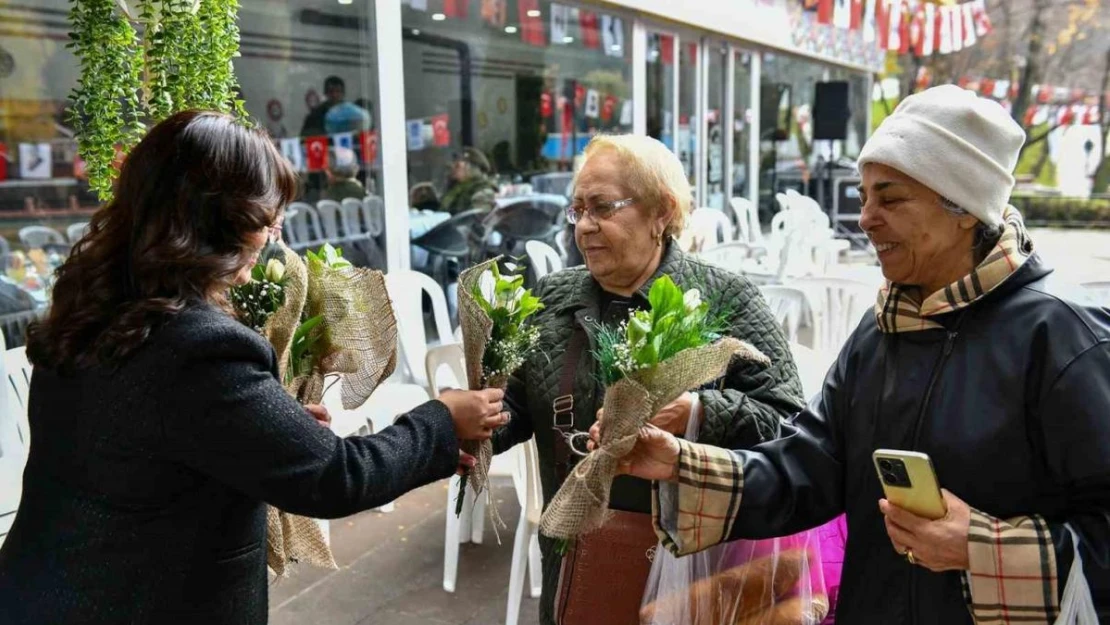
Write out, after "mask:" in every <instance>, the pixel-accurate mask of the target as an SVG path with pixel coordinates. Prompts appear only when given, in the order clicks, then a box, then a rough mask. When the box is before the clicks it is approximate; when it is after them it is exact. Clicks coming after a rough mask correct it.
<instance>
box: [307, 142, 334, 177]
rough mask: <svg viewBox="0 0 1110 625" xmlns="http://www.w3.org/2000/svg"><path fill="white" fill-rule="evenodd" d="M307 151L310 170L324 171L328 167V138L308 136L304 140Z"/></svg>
mask: <svg viewBox="0 0 1110 625" xmlns="http://www.w3.org/2000/svg"><path fill="white" fill-rule="evenodd" d="M304 148H305V153H306V154H307V155H308V158H307V159H306V160H307V161H308V171H323V170H325V169H327V168H328V138H327V137H307V138H305V140H304Z"/></svg>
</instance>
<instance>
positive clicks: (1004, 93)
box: [991, 80, 1010, 100]
mask: <svg viewBox="0 0 1110 625" xmlns="http://www.w3.org/2000/svg"><path fill="white" fill-rule="evenodd" d="M991 95H992V96H994V99H996V100H1002V99H1004V98H1007V97H1008V96H1009V95H1010V81H1008V80H999V81H996V82H995V83H994V93H992V94H991Z"/></svg>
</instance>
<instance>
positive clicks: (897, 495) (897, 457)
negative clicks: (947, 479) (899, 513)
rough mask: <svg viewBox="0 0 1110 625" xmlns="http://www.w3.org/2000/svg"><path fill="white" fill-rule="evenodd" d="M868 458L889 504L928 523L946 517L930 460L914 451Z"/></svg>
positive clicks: (889, 451)
mask: <svg viewBox="0 0 1110 625" xmlns="http://www.w3.org/2000/svg"><path fill="white" fill-rule="evenodd" d="M871 457H872V459H873V460H874V461H875V470H876V471H878V472H879V481H880V482H882V484H883V492H884V493H886V498H887V500H888V501H890V503H892V504H894V505H896V506H898V507H899V508H902V509H904V510H907V511H908V512H912V513H914V514H916V515H917V516H919V517H925V518H926V519H931V520H936V519H940V518H943V517H944V515H946V514H948V507H947V506H946V505H944V497H943V496H942V495H941V494H940V485H939V484H938V483H937V474H936V471H934V470H933V461H932V460H930V459H929V456H927V455H925V454H923V453H920V452H916V451H900V450H897V449H877V450H875V452H874V453H873V454H872V455H871Z"/></svg>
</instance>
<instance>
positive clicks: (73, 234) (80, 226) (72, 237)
mask: <svg viewBox="0 0 1110 625" xmlns="http://www.w3.org/2000/svg"><path fill="white" fill-rule="evenodd" d="M88 231H89V222H87V221H81V222H78V223H75V224H69V226H66V237H67V238H68V239H69V242H70V243H76V242H78V241H80V240H81V237H83V236H85V233H86V232H88Z"/></svg>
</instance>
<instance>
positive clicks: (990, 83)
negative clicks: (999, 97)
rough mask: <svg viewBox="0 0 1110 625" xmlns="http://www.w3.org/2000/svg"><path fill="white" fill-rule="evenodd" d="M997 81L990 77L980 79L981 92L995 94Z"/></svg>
mask: <svg viewBox="0 0 1110 625" xmlns="http://www.w3.org/2000/svg"><path fill="white" fill-rule="evenodd" d="M994 85H995V81H994V80H992V79H990V78H984V79H983V80H980V81H979V93H980V94H982V95H985V96H987V97H991V96H993V95H994Z"/></svg>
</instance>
